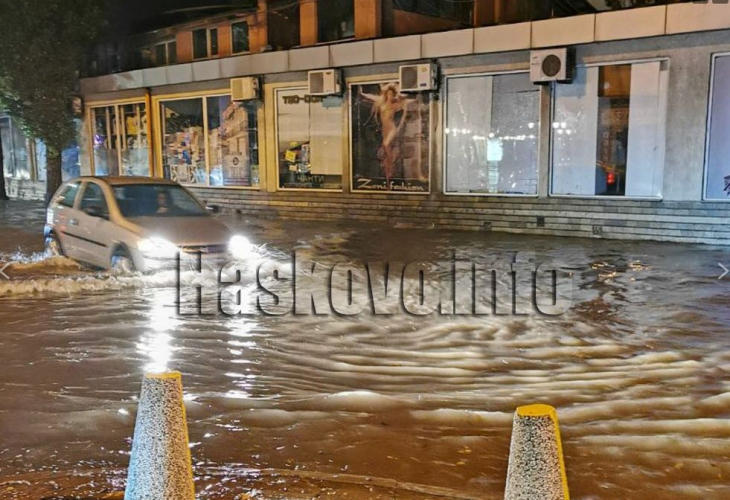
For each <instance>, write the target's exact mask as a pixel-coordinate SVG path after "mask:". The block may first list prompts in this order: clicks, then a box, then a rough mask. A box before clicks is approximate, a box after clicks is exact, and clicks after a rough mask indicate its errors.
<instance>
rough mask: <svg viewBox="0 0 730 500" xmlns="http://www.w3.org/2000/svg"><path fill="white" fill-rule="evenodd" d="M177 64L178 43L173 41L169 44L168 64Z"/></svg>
mask: <svg viewBox="0 0 730 500" xmlns="http://www.w3.org/2000/svg"><path fill="white" fill-rule="evenodd" d="M175 63H177V42H176V41H174V40H173V41H172V42H170V43H168V44H167V64H175Z"/></svg>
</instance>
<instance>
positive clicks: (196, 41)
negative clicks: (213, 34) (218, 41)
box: [193, 29, 208, 59]
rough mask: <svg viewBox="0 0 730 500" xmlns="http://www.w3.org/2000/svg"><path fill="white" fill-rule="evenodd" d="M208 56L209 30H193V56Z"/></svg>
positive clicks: (201, 57)
mask: <svg viewBox="0 0 730 500" xmlns="http://www.w3.org/2000/svg"><path fill="white" fill-rule="evenodd" d="M206 57H208V30H206V29H200V30H195V31H193V58H195V59H205V58H206Z"/></svg>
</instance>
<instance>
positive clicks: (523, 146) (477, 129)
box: [444, 73, 540, 195]
mask: <svg viewBox="0 0 730 500" xmlns="http://www.w3.org/2000/svg"><path fill="white" fill-rule="evenodd" d="M446 99H447V101H446V105H447V116H446V127H445V131H444V132H445V145H446V192H447V193H473V194H519V195H536V194H537V163H538V161H537V155H538V150H537V147H538V141H537V135H538V130H539V120H540V116H539V115H540V89H539V87H537V86H536V85H534V84H532V83H531V82H530V76H529V74H527V73H517V74H508V75H496V76H489V75H479V76H466V77H457V78H450V79H449V80H448V89H447V98H446Z"/></svg>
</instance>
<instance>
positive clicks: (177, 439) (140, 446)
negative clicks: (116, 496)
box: [124, 372, 195, 500]
mask: <svg viewBox="0 0 730 500" xmlns="http://www.w3.org/2000/svg"><path fill="white" fill-rule="evenodd" d="M124 500H195V486H194V484H193V470H192V463H191V460H190V448H189V447H188V425H187V420H186V418H185V405H184V403H183V390H182V380H181V376H180V374H179V373H177V372H171V373H159V374H147V375H145V377H144V380H143V381H142V394H141V395H140V398H139V408H138V409H137V422H136V424H135V427H134V441H133V442H132V456H131V458H130V461H129V477H128V479H127V489H126V491H125V493H124Z"/></svg>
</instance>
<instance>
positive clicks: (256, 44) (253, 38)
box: [249, 0, 269, 52]
mask: <svg viewBox="0 0 730 500" xmlns="http://www.w3.org/2000/svg"><path fill="white" fill-rule="evenodd" d="M266 4H267V2H266V0H259V4H258V9H257V10H256V22H255V23H254V25H255V27H256V33H255V34H252V33H250V32H249V43H250V44H251V52H261V51H262V50H264V48H266V46H267V45H268V44H269V19H268V13H267V7H266Z"/></svg>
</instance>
